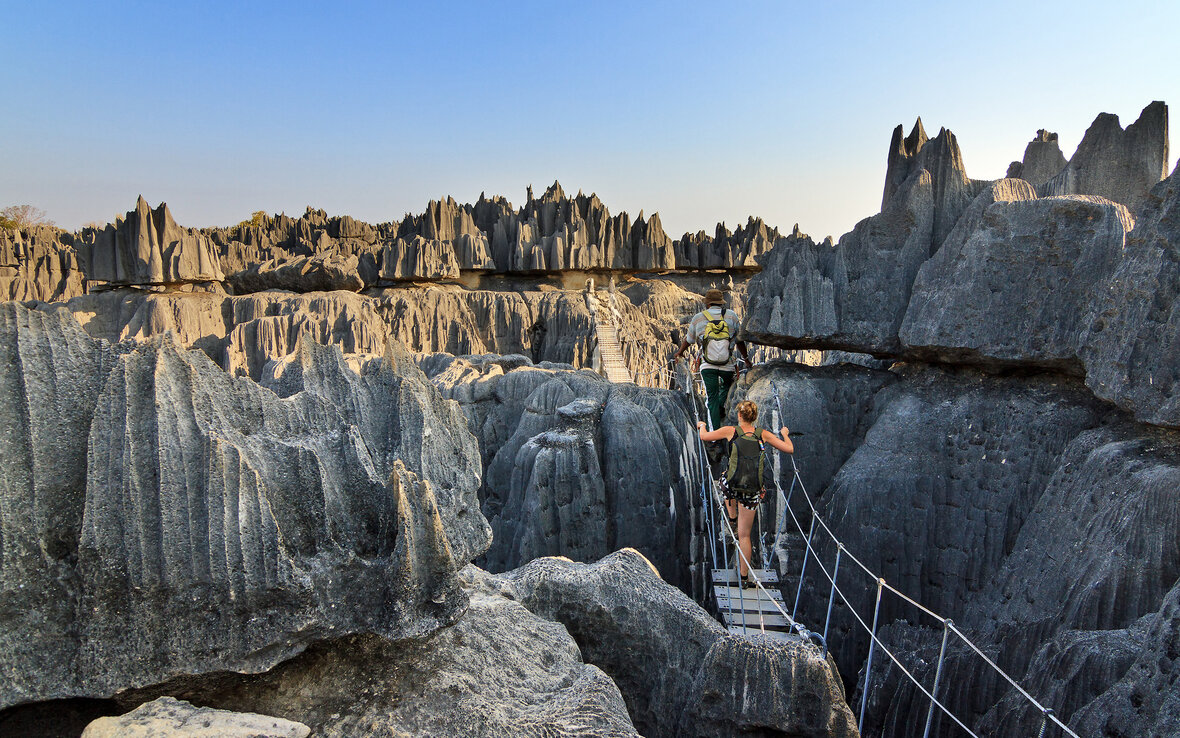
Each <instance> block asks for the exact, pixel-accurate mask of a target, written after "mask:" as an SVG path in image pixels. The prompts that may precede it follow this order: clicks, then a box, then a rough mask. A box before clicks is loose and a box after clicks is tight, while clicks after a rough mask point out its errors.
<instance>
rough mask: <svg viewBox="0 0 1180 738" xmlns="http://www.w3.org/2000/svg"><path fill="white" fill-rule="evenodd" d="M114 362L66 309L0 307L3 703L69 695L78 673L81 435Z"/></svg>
mask: <svg viewBox="0 0 1180 738" xmlns="http://www.w3.org/2000/svg"><path fill="white" fill-rule="evenodd" d="M115 360H116V356H115V352H114V351H113V350H112V349H111V347H110V346H108V345H107V344H105V343H103V342H98V341H94V340H93V339H91V338H90V337H89V336H87V335H86V334H85V333H84V332H83V331H82V329H81V328H79V327H78V324H77V323H76V322H75V321H74V320H73V319H72V318H71V317H70V315H69V314H68V313H66V312H65V311H64V310H61V309H57V310H53V311H51V312H41V311H33V310H28V309H26V308H25V307H23V306H22V305H20V304H19V303H11V302H6V303H3V304H0V407H3V408H4V411H3V412H0V499H3V505H2V506H0V543H2V544H3V548H2V549H0V551H2V555H0V603H2V604H0V673H3V674H4V675H5V678H4V679H3V680H0V705H4V706H8V705H11V704H14V703H19V702H24V701H29V700H34V699H39V698H42V697H47V696H48V697H56V696H63V695H67V694H69V693H70V688H69V685H70V683H71V682H72V681H73V680H74V679H75V678H76V676H75V674H74V673H73V661H72V656H73V653H74V650H75V649H76V647H77V646H76V642H75V641H74V638H75V636H74V634H73V632H72V627H71V625H72V623H73V621H74V618H75V612H74V603H73V597H74V590H75V587H76V584H75V581H74V580H75V577H74V564H75V562H76V559H77V554H78V538H79V536H80V534H81V529H82V509H83V505H84V499H85V490H86V463H87V454H86V444H85V439H86V437H87V434H88V433H89V431H90V423H91V419H92V417H93V414H94V408H95V405H96V403H97V399H98V396H99V392H100V390H101V389H102V386H103V379H104V378H105V376H106V374H107V372H108V371H109V370H110V368H111V366H112V365H113V364H114V362H115Z"/></svg>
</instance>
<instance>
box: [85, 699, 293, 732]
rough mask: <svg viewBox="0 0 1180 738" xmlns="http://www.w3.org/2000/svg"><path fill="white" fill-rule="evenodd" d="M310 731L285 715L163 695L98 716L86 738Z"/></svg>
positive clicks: (88, 728)
mask: <svg viewBox="0 0 1180 738" xmlns="http://www.w3.org/2000/svg"><path fill="white" fill-rule="evenodd" d="M310 733H311V728H309V727H307V726H306V725H303V724H302V723H296V722H292V721H290V720H284V719H282V718H274V717H267V716H266V715H255V714H253V713H242V712H229V711H227V710H214V709H212V708H208V707H193V706H192V705H190V704H189V703H187V702H184V701H182V700H177V699H173V698H171V697H161V698H159V699H157V700H153V701H152V702H147V703H145V704H143V705H140V706H139V707H137V708H135V709H134V710H132V711H131V712H129V713H127V714H126V715H121V716H119V717H105V718H99V719H98V720H95V721H94V722H93V723H91V724H90V725H88V726H86V730H85V731H84V732H83V733H82V738H307V736H308V735H309V734H310Z"/></svg>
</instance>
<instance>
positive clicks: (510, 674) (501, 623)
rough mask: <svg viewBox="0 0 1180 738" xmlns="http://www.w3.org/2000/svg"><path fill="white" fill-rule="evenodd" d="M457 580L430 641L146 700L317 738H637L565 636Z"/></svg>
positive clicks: (367, 645) (382, 644) (358, 644)
mask: <svg viewBox="0 0 1180 738" xmlns="http://www.w3.org/2000/svg"><path fill="white" fill-rule="evenodd" d="M461 580H462V582H463V586H464V592H465V598H466V599H468V600H469V601H470V605H469V606H468V608H467V611H466V612H465V613H464V615H463V616H462V617H461V618H460V619H459V620H458V621H457V622H456V623H455V624H454V625H453V626H451V627H449V628H445V629H443V630H441V631H439V632H438V633H436V634H435V635H433V636H431V637H429V638H426V639H413V640H406V641H400V642H391V641H387V640H385V639H382V638H378V637H376V636H355V637H350V638H345V639H340V640H336V641H330V642H326V643H323V644H320V645H317V646H315V647H313V648H311V649H309V650H308V651H307V652H305V653H304V654H301V655H300V656H297V657H296V658H294V659H292V660H290V661H288V662H286V663H284V664H281V665H280V666H278V667H276V668H275V669H272V670H271V671H269V672H267V673H266V674H260V675H257V676H248V675H237V674H227V675H221V676H220V678H218V679H211V680H206V681H204V682H202V683H194V682H189V683H184V684H181V683H177V684H172V685H163V686H161V687H157V688H155V689H154V691H160V690H171V692H172V693H176V694H179V695H181V696H182V697H185V698H190V699H193V700H195V701H200V702H202V703H204V704H211V705H215V706H217V707H219V708H222V709H230V710H239V711H251V712H263V713H266V714H271V715H280V716H285V717H287V718H288V719H295V720H299V721H300V722H302V723H306V724H307V725H308V726H310V727H311V729H312V730H313V731H314V734H315V735H316V736H324V737H325V738H352V737H353V736H358V735H395V736H403V735H429V736H439V737H440V738H464V737H466V736H485V737H487V738H492V737H493V736H503V735H512V736H518V735H519V736H530V737H535V738H548V737H551V736H557V737H562V738H564V737H566V736H569V737H570V738H573V736H592V737H595V738H624V737H633V736H637V735H638V734H637V733H636V732H635V728H634V727H633V726H632V724H631V721H630V719H629V718H628V716H627V708H626V705H625V704H624V702H623V698H622V696H621V695H620V694H619V689H618V687H616V686H615V684H614V682H612V681H611V679H610V678H609V677H608V676H607V675H606V674H604V673H603V672H602V671H601V670H600V669H598V668H597V667H595V666H592V665H590V664H588V663H583V661H582V657H581V654H580V653H579V650H578V645H577V644H576V643H575V642H574V640H573V639H572V638H571V637H570V635H569V633H568V632H567V631H566V629H565V628H564V627H562V626H561V625H560V624H559V623H555V622H553V621H552V620H547V619H544V618H541V617H538V616H537V615H534V614H533V613H531V612H529V611H528V610H526V609H525V608H524V607H523V606H522V605H521V604H520V603H519V602H517V601H515V600H516V599H517V597H516V596H515V595H514V594H512V592H511V590H510V588H509V587H507V585H506V584H505V583H504V582H502V581H500V580H497V579H495V578H492V577H489V576H488V575H487V574H486V573H483V572H481V571H479V570H477V569H475V568H474V567H469V568H468V569H467V570H466V571H464V572H463V573H462V575H461ZM154 691H152V692H147V693H143V694H140V695H128V698H132V697H133V698H134V699H137V700H138V699H143V698H144V697H145V696H148V697H150V696H151V695H152V694H153V693H154Z"/></svg>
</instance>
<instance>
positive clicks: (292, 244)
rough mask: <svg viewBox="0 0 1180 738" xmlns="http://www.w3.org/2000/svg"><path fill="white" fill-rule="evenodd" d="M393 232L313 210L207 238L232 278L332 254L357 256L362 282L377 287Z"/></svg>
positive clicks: (210, 232)
mask: <svg viewBox="0 0 1180 738" xmlns="http://www.w3.org/2000/svg"><path fill="white" fill-rule="evenodd" d="M393 230H394V226H391V225H390V224H384V223H383V224H379V225H375V226H374V225H370V224H368V223H362V222H360V221H358V220H356V219H354V218H351V217H349V216H347V215H339V216H329V215H328V214H327V213H326V212H324V211H323V210H316V209H313V208H310V207H309V208H307V211H306V212H305V213H304V214H303V215H302V216H300V217H298V218H292V217H290V216H288V215H285V214H279V215H274V216H267V215H261V214H260V215H259V217H258V218H257V219H256V220H255V221H250V222H244V223H241V224H239V225H237V226H234V227H232V228H210V229H206V230H205V232H206V233H208V235H209V237H210V238H212V239H213V242H214V243H215V244H216V245H217V249H218V253H219V254H220V256H221V264H222V268H223V269H224V270H225V271H226V272H227V273H230V274H232V273H235V272H241V271H244V270H247V269H249V268H250V267H251V266H253V265H255V264H260V263H262V262H264V261H269V260H272V259H280V260H281V259H292V258H299V257H304V256H315V255H318V254H328V253H332V254H336V255H337V256H339V257H342V258H345V259H347V258H348V257H350V256H356V257H357V269H358V271H359V274H360V276H361V279H362V280H363V281H364V282H365V284H373V283H375V282H376V281H377V271H378V255H379V252H380V248H381V247H380V242H381V240H382V239H383V238H387V237H389V236H392V235H394V233H393Z"/></svg>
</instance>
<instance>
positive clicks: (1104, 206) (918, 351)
mask: <svg viewBox="0 0 1180 738" xmlns="http://www.w3.org/2000/svg"><path fill="white" fill-rule="evenodd" d="M1007 182H1010V180H1003V181H1002V182H1001V183H999V184H996V185H994V186H993V187H992V188H990V194H988V193H985V194H983V195H980V197H989V198H990V199H992V200H994V201H993V202H992V203H991V204H990V205H987V206H986V208H984V209H983V212H982V215H981V217H980V221H979V223H978V225H977V227H975V228H971V229H967V228H963V229H957V230H956V231H955V233H956V235H957V236H958V237H957V238H952V239H948V240H947V242H946V243H945V244H944V245H943V247H942V249H941V250H940V251H939V252H938V253H937V254H935V255H934V257H932V258H931V259H930V260H929V261H927V262H926V263H925V264H923V265H922V268H921V270H920V271H919V273H918V277H917V279H916V280H915V282H914V288H913V295H912V297H911V299H910V303H909V308H908V309H907V311H906V314H905V321H904V323H903V324H902V326H901V331H900V337H901V340H902V342H903V343H904V344H906V348H907V353H908V354H910V355H914V356H918V357H921V358H924V359H928V360H929V359H937V360H940V361H946V362H960V363H971V364H975V365H985V364H989V363H991V364H998V365H1000V364H1009V365H1021V366H1032V367H1048V368H1054V369H1059V370H1064V371H1069V372H1071V373H1075V374H1080V373H1081V366H1080V364H1081V362H1080V361H1079V360H1078V357H1077V353H1078V347H1079V342H1080V340H1081V337H1082V334H1083V332H1084V331H1085V329H1086V316H1087V314H1088V313H1089V309H1090V304H1091V301H1092V300H1093V296H1094V295H1095V294H1098V293H1099V292H1100V291H1101V289H1102V287H1103V285H1104V284H1105V283H1106V281H1107V280H1108V279H1109V278H1110V277H1111V275H1112V274H1113V273H1114V271H1115V269H1116V268H1117V267H1118V265H1119V262H1120V260H1121V259H1122V258H1123V247H1124V244H1125V242H1126V236H1127V232H1129V231H1130V230H1131V226H1132V221H1131V216H1130V214H1129V213H1128V212H1127V210H1126V208H1124V207H1123V206H1122V205H1119V204H1117V203H1112V202H1110V201H1107V200H1103V199H1102V198H1096V197H1082V196H1077V195H1075V196H1071V197H1050V198H1042V199H1024V198H1023V197H1022V195H1026V194H1028V193H1027V192H1020V190H1021V189H1022V188H1020V187H1018V186H1012V187H1007V186H1005V185H1004V184H1003V183H1007ZM1004 189H1010V190H1016V192H1012V193H1009V194H1007V195H1000V196H997V193H1000V191H1001V190H1004ZM1013 195H1015V196H1013ZM1001 197H1002V199H1001ZM1014 283H1015V284H1020V285H1023V286H1024V287H1025V289H1020V290H1012V289H1009V286H1010V285H1012V284H1014Z"/></svg>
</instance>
